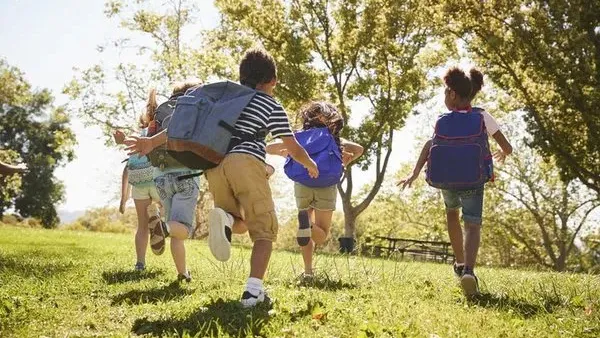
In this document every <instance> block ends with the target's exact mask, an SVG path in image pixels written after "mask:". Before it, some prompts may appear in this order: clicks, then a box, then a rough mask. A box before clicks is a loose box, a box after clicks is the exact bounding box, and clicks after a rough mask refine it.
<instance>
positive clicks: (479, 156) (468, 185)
mask: <svg viewBox="0 0 600 338" xmlns="http://www.w3.org/2000/svg"><path fill="white" fill-rule="evenodd" d="M482 111H483V109H481V108H472V109H471V111H470V112H468V113H458V112H449V113H446V114H443V115H441V116H440V117H439V118H438V120H437V122H436V124H435V133H434V135H433V139H432V143H431V149H430V150H429V158H428V160H427V183H429V185H430V186H432V187H435V188H439V189H452V190H471V189H477V188H480V187H482V186H483V185H484V184H485V183H486V182H488V181H490V180H493V176H494V172H493V160H492V154H491V153H490V145H489V143H488V135H487V130H486V128H485V122H484V119H483V114H482Z"/></svg>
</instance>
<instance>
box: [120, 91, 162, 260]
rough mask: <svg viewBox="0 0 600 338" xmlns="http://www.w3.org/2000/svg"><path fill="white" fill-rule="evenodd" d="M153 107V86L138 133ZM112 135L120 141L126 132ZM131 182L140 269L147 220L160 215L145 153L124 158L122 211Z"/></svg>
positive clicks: (153, 111) (144, 134)
mask: <svg viewBox="0 0 600 338" xmlns="http://www.w3.org/2000/svg"><path fill="white" fill-rule="evenodd" d="M156 108H157V104H156V90H155V89H152V90H151V91H150V94H149V95H148V102H147V103H146V111H145V112H144V114H143V115H142V116H141V118H140V128H141V129H142V132H141V136H146V133H147V131H148V125H149V124H150V122H151V121H152V120H154V113H155V111H156ZM113 137H114V139H115V143H117V144H123V141H124V140H125V137H126V136H125V134H124V133H123V132H122V131H121V130H115V132H114V133H113ZM130 184H131V185H132V186H133V189H131V191H132V198H133V202H134V205H135V211H136V214H137V219H138V225H137V230H136V233H135V252H136V256H137V261H136V263H135V270H137V271H143V270H145V269H146V250H147V249H148V239H149V229H148V224H149V223H151V222H155V221H156V220H157V219H159V218H160V215H159V214H158V209H157V208H156V207H154V206H153V205H152V202H156V203H159V202H160V197H159V196H158V192H157V190H156V185H155V184H154V177H153V169H152V164H151V163H150V160H149V159H148V157H146V156H139V155H132V156H130V157H129V159H128V160H127V165H126V166H125V168H124V169H123V175H122V179H121V203H120V206H119V211H120V212H121V213H124V212H125V204H126V202H127V199H128V197H129V190H130V188H129V187H130Z"/></svg>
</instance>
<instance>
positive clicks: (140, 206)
mask: <svg viewBox="0 0 600 338" xmlns="http://www.w3.org/2000/svg"><path fill="white" fill-rule="evenodd" d="M133 202H134V204H135V211H136V213H137V219H138V225H137V230H136V232H135V253H136V256H137V261H138V262H140V263H145V262H146V250H147V249H148V239H149V238H150V237H149V230H148V219H149V217H148V207H149V206H150V204H151V203H152V200H151V199H144V200H133Z"/></svg>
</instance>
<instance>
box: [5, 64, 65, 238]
mask: <svg viewBox="0 0 600 338" xmlns="http://www.w3.org/2000/svg"><path fill="white" fill-rule="evenodd" d="M68 124H69V119H68V118H67V115H66V114H65V113H64V109H63V108H62V107H58V108H54V107H52V96H51V94H50V92H49V91H48V90H46V89H43V90H33V89H32V88H31V85H30V84H29V83H27V81H26V80H25V79H24V78H23V74H22V73H21V72H20V71H19V70H18V69H17V68H15V67H11V66H9V65H8V64H7V63H6V61H4V60H1V61H0V149H8V150H11V151H14V152H16V153H17V154H18V156H19V157H20V158H21V159H22V160H23V161H24V162H25V163H26V164H27V167H28V171H27V172H26V173H25V174H23V176H22V180H21V182H22V184H21V188H20V192H19V191H18V190H17V189H14V185H13V188H11V187H10V186H6V187H5V186H4V185H2V186H0V196H3V201H2V202H1V204H0V214H2V213H3V212H4V211H5V210H6V209H7V208H9V207H11V206H14V207H15V209H16V210H17V211H19V213H20V214H21V215H22V216H24V217H30V216H31V217H36V218H39V219H40V220H41V221H42V224H43V225H44V227H47V228H49V227H54V226H56V225H57V224H58V222H59V219H58V215H57V212H56V207H55V204H56V203H58V202H60V201H61V200H62V199H63V196H64V187H63V184H62V183H61V182H60V181H58V180H57V179H56V177H54V170H55V169H56V168H58V167H59V166H61V165H64V164H66V163H67V162H69V161H71V160H72V159H73V157H74V154H73V146H74V145H75V135H74V134H73V132H72V131H71V130H70V129H69V127H68ZM4 197H6V198H4ZM6 201H10V202H8V203H6Z"/></svg>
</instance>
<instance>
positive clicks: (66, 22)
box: [0, 0, 422, 221]
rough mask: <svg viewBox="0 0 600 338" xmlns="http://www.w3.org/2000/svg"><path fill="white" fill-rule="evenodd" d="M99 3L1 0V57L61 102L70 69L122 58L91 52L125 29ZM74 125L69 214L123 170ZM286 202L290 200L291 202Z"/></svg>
mask: <svg viewBox="0 0 600 338" xmlns="http://www.w3.org/2000/svg"><path fill="white" fill-rule="evenodd" d="M202 5H203V6H205V7H204V8H203V11H202V13H201V16H200V18H199V26H200V27H201V28H210V27H212V26H214V25H216V23H217V19H218V13H217V11H216V9H215V8H214V6H213V5H212V2H211V1H209V0H202ZM103 9H104V1H102V0H94V1H89V0H85V1H81V0H54V1H39V0H3V1H1V2H0V22H2V25H3V29H2V32H0V48H1V49H0V57H3V58H6V59H7V61H8V63H9V64H11V65H13V66H17V67H18V68H20V69H21V71H23V72H24V73H25V77H26V78H27V80H28V81H29V82H31V83H32V84H33V85H34V86H35V87H40V88H49V89H50V90H52V92H53V93H54V96H55V97H56V104H64V103H66V102H67V97H66V96H65V95H62V94H61V90H62V88H63V86H64V85H65V84H66V83H67V82H68V81H70V80H71V79H72V77H73V75H74V74H75V72H74V71H73V67H77V68H81V69H85V68H87V67H90V66H92V65H94V64H96V63H99V62H100V61H102V62H104V63H105V64H115V63H116V62H117V61H118V60H119V56H117V55H116V54H114V53H113V54H110V53H106V52H105V53H103V54H101V55H100V54H99V53H98V52H97V51H96V47H97V46H98V45H102V44H104V43H107V42H110V41H111V40H114V39H115V38H116V37H118V36H120V35H122V34H123V30H121V29H119V27H118V25H117V24H116V23H115V22H114V21H109V20H108V19H107V18H106V17H105V16H104V14H103ZM121 57H127V56H121ZM122 61H129V60H122ZM353 109H354V110H357V111H363V112H365V113H366V108H365V105H362V104H356V105H354V106H353ZM421 118H422V117H421ZM417 119H418V118H415V117H412V118H410V119H409V121H408V125H407V127H406V128H405V130H403V131H401V132H400V133H399V134H398V135H396V137H395V147H394V149H395V151H394V154H393V157H392V161H391V162H392V163H391V165H390V170H389V173H391V174H393V173H394V172H395V171H396V170H397V169H398V168H399V166H400V163H401V162H403V161H406V160H408V159H412V157H413V153H414V152H413V150H414V148H415V144H416V143H415V142H416V141H415V138H414V134H415V133H414V130H415V128H417V127H416V126H417V124H416V123H415V122H416V121H417ZM72 128H73V130H74V131H75V132H76V135H77V140H78V145H77V148H76V156H77V158H76V159H75V160H74V161H73V162H71V163H69V164H68V165H67V166H66V167H64V168H60V169H59V170H58V171H57V173H56V174H57V177H58V178H59V179H61V180H62V181H63V182H65V185H66V196H65V201H64V203H62V204H61V205H60V206H59V207H58V209H59V214H61V215H62V216H63V218H65V216H66V217H69V216H67V214H68V213H75V212H77V213H79V212H81V211H83V210H85V209H88V208H92V207H100V206H104V205H115V204H116V203H117V194H118V189H119V182H120V171H121V169H120V168H122V164H121V163H120V162H121V161H122V160H123V159H124V158H125V157H126V156H125V155H124V153H123V152H122V151H119V150H117V149H110V148H106V147H105V146H104V142H103V140H102V139H101V138H100V135H101V134H100V131H99V129H98V128H96V127H84V126H83V124H82V123H81V121H79V120H78V119H77V118H73V120H72ZM269 161H270V162H272V163H273V164H274V165H276V166H277V165H279V164H281V163H282V161H280V160H274V159H270V160H269ZM356 176H357V181H358V182H357V183H358V184H361V183H367V182H369V181H372V180H373V175H372V174H367V173H363V174H362V175H356ZM284 195H285V194H284ZM288 196H289V195H288ZM289 202H290V204H293V201H289ZM286 204H287V203H286ZM65 220H66V219H63V221H65Z"/></svg>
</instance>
